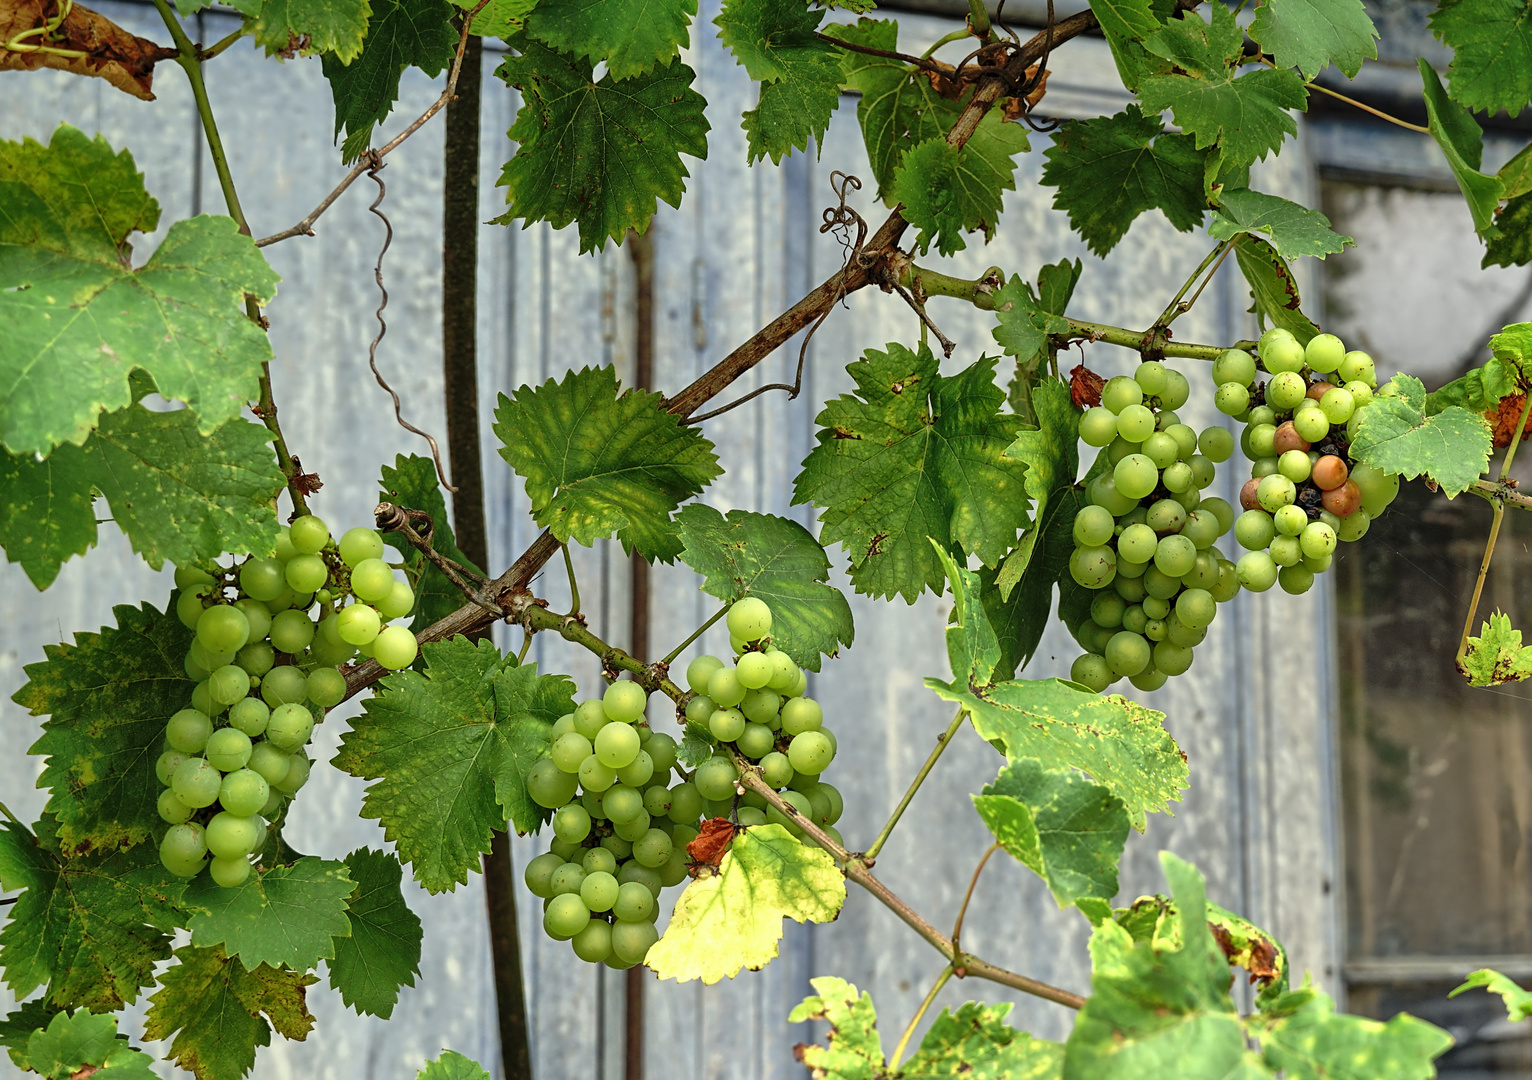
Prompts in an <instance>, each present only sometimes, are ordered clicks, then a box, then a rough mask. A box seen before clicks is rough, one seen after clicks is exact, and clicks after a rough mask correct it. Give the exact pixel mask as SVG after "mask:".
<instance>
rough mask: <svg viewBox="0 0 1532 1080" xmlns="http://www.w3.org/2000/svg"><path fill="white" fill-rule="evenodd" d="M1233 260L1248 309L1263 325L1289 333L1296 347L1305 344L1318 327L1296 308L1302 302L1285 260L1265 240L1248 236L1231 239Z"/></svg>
mask: <svg viewBox="0 0 1532 1080" xmlns="http://www.w3.org/2000/svg"><path fill="white" fill-rule="evenodd" d="M1234 259H1235V261H1236V262H1238V263H1239V269H1240V273H1242V274H1244V275H1245V280H1246V281H1247V282H1249V284H1250V297H1251V300H1252V301H1253V303H1252V305H1251V308H1250V310H1251V311H1253V312H1255V313H1256V315H1257V316H1258V317H1260V318H1261V319H1262V320H1263V321H1264V322H1268V323H1270V324H1271V325H1272V326H1279V327H1281V328H1282V329H1284V330H1287V331H1290V332H1291V333H1292V335H1293V336H1294V337H1296V338H1297V339H1298V341H1299V343H1300V344H1303V345H1307V344H1308V343H1309V340H1310V339H1311V338H1313V337H1314V335H1316V334H1318V333H1319V327H1317V326H1315V325H1314V324H1313V323H1312V322H1310V321H1309V317H1308V316H1307V315H1305V314H1304V313H1303V310H1302V308H1301V307H1300V306H1299V304H1300V303H1301V302H1302V301H1301V298H1300V297H1299V295H1298V282H1297V281H1296V280H1294V278H1293V271H1292V268H1291V267H1289V266H1288V265H1287V262H1286V260H1284V259H1283V258H1282V256H1280V255H1278V254H1277V252H1276V249H1275V248H1273V247H1272V246H1271V245H1270V244H1268V243H1267V242H1266V241H1265V240H1262V239H1260V238H1259V237H1256V236H1252V235H1250V234H1249V233H1246V234H1244V235H1242V236H1237V237H1235V240H1234Z"/></svg>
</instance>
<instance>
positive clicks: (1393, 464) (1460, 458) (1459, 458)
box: [1351, 375, 1493, 499]
mask: <svg viewBox="0 0 1532 1080" xmlns="http://www.w3.org/2000/svg"><path fill="white" fill-rule="evenodd" d="M1391 385H1392V386H1393V387H1394V388H1395V390H1396V391H1398V394H1397V396H1394V397H1385V396H1383V395H1381V394H1379V395H1378V396H1375V397H1374V398H1373V400H1372V403H1371V404H1370V405H1368V406H1367V407H1366V408H1365V409H1362V410H1361V419H1359V420H1358V421H1357V423H1356V432H1355V434H1354V435H1353V436H1352V439H1351V456H1352V458H1353V459H1354V460H1357V461H1362V462H1365V463H1366V464H1368V465H1372V466H1375V467H1377V468H1379V469H1382V470H1383V471H1384V472H1386V473H1397V474H1398V475H1400V476H1403V477H1404V478H1405V479H1407V480H1413V479H1414V478H1415V477H1417V476H1429V477H1430V478H1431V479H1432V480H1434V481H1436V482H1437V484H1439V485H1440V486H1441V489H1442V493H1443V494H1445V495H1446V496H1447V497H1448V498H1449V499H1450V498H1452V497H1454V496H1456V495H1458V494H1460V493H1462V492H1463V491H1465V490H1467V489H1468V487H1469V486H1470V485H1471V484H1472V483H1473V482H1474V481H1475V480H1477V479H1478V478H1479V477H1480V476H1482V475H1483V474H1484V470H1485V468H1486V467H1487V466H1488V465H1489V455H1490V453H1491V451H1492V449H1493V436H1492V434H1491V432H1490V428H1489V424H1488V423H1487V422H1486V421H1485V419H1484V417H1482V416H1480V415H1479V414H1477V413H1472V412H1469V411H1468V410H1467V409H1464V408H1461V407H1460V406H1457V405H1452V406H1448V407H1447V408H1445V409H1443V410H1442V411H1441V412H1439V413H1436V414H1435V415H1432V416H1427V415H1426V413H1425V408H1426V391H1425V387H1424V386H1423V385H1421V382H1420V380H1419V379H1416V378H1415V377H1413V376H1411V375H1395V376H1394V378H1393V381H1392V384H1391Z"/></svg>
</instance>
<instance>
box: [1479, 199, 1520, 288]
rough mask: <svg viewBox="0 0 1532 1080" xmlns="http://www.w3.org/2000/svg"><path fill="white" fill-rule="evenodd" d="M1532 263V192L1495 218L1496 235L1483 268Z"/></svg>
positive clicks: (1512, 200) (1489, 243)
mask: <svg viewBox="0 0 1532 1080" xmlns="http://www.w3.org/2000/svg"><path fill="white" fill-rule="evenodd" d="M1529 262H1532V192H1524V193H1522V194H1520V195H1517V196H1516V197H1515V198H1513V199H1511V200H1510V201H1509V202H1507V203H1506V204H1505V206H1503V207H1501V209H1500V211H1499V213H1497V214H1496V216H1495V233H1494V235H1492V236H1490V237H1489V239H1488V241H1487V242H1486V243H1485V245H1484V259H1483V261H1482V262H1481V263H1480V266H1481V267H1483V268H1486V269H1487V268H1489V267H1491V266H1526V265H1527V263H1529Z"/></svg>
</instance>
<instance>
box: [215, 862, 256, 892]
mask: <svg viewBox="0 0 1532 1080" xmlns="http://www.w3.org/2000/svg"><path fill="white" fill-rule="evenodd" d="M207 872H208V876H209V877H211V878H212V879H213V880H214V881H215V882H217V883H218V884H219V885H221V886H223V887H224V888H225V889H237V888H239V887H240V886H241V885H243V884H244V883H245V882H246V881H247V880H248V879H249V877H250V860H249V859H247V858H245V857H243V856H240V857H238V858H233V859H221V858H216V857H215V858H213V859H212V860H210V861H209V862H208V867H207Z"/></svg>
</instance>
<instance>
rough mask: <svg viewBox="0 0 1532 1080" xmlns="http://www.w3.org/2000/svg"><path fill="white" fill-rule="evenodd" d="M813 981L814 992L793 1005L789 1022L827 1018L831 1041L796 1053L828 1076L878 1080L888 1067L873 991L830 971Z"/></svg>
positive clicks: (831, 1079)
mask: <svg viewBox="0 0 1532 1080" xmlns="http://www.w3.org/2000/svg"><path fill="white" fill-rule="evenodd" d="M809 985H810V986H812V987H813V988H814V993H813V995H811V996H809V997H806V998H804V999H803V1000H802V1001H801V1002H799V1003H798V1004H797V1005H795V1006H794V1007H793V1011H792V1012H791V1013H789V1014H788V1017H787V1022H788V1023H789V1024H801V1023H803V1022H804V1021H805V1020H823V1021H824V1022H825V1023H827V1024H829V1026H830V1035H829V1037H828V1038H827V1039H826V1040H825V1041H826V1042H827V1043H829V1045H828V1046H803V1047H798V1048H795V1049H794V1053H795V1055H796V1054H801V1060H802V1062H803V1064H804V1065H805V1066H807V1067H808V1068H810V1069H813V1070H814V1071H815V1072H816V1073H822V1074H823V1075H824V1076H825V1078H826V1080H878V1078H879V1077H880V1076H881V1075H882V1074H883V1071H884V1070H883V1042H882V1040H881V1039H880V1038H879V1037H878V1010H877V1008H876V1007H875V1006H874V1005H873V1003H872V995H871V994H869V993H867V992H866V991H865V990H864V991H861V992H860V993H858V991H857V988H856V987H855V986H854V985H853V984H851V983H848V982H847V981H846V980H845V979H839V978H836V977H834V976H829V975H826V976H820V977H819V978H815V979H810V980H809Z"/></svg>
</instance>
